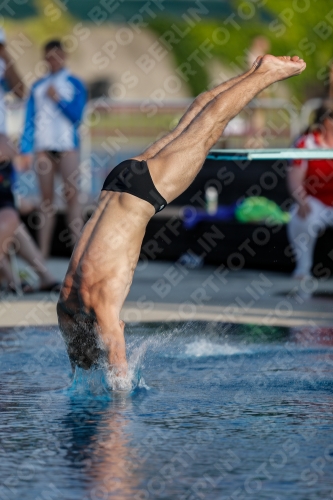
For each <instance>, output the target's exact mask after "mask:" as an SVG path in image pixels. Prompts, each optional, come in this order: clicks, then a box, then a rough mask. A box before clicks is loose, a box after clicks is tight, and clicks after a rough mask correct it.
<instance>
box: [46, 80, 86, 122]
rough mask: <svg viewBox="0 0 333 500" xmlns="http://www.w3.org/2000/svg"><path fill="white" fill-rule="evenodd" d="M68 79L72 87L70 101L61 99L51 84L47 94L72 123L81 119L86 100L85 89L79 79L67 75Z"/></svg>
mask: <svg viewBox="0 0 333 500" xmlns="http://www.w3.org/2000/svg"><path fill="white" fill-rule="evenodd" d="M68 80H69V81H70V82H71V84H72V85H73V87H74V97H73V99H72V100H71V101H66V100H65V99H61V98H60V97H59V95H58V94H57V91H56V90H55V89H54V87H53V86H50V87H49V88H48V91H47V95H48V96H49V97H50V98H51V99H53V101H55V102H56V104H57V106H58V108H59V109H60V110H61V111H62V113H63V114H64V115H65V116H66V118H68V119H69V120H70V121H71V122H72V123H78V122H80V121H81V119H82V115H83V111H84V107H85V105H86V102H87V91H86V89H85V87H84V85H83V83H82V82H80V80H78V79H77V78H73V77H69V78H68Z"/></svg>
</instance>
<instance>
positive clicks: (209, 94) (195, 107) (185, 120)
mask: <svg viewBox="0 0 333 500" xmlns="http://www.w3.org/2000/svg"><path fill="white" fill-rule="evenodd" d="M259 59H261V58H257V60H256V61H255V63H254V64H253V66H252V68H251V69H250V70H248V71H246V72H245V73H243V74H242V75H238V76H236V77H235V78H231V79H230V80H227V81H226V82H223V83H221V84H220V85H217V86H216V87H214V88H213V89H211V90H207V91H206V92H203V93H202V94H199V95H198V96H197V97H196V98H195V99H194V101H193V102H192V104H191V105H190V106H189V108H188V109H187V110H186V112H185V113H184V115H183V116H182V118H181V119H180V120H179V123H178V125H177V127H176V128H175V129H174V130H172V131H171V132H169V133H168V134H166V135H165V136H164V137H162V138H161V139H158V140H157V141H156V142H154V144H152V145H151V146H149V147H148V148H147V149H146V150H145V151H144V152H143V153H142V154H141V155H139V156H136V157H135V158H136V159H138V160H149V158H153V157H154V156H155V155H156V154H157V153H158V152H159V151H161V149H163V148H164V147H165V146H167V145H168V144H169V143H170V142H171V141H173V140H174V139H176V138H177V137H178V136H179V135H180V134H181V133H182V132H183V130H185V129H186V127H188V126H189V125H190V123H191V122H192V121H193V120H194V119H195V117H196V116H197V115H198V114H199V113H200V112H201V111H202V110H203V108H204V107H205V106H207V104H208V103H209V102H210V101H211V100H212V99H214V97H216V96H217V95H218V94H220V93H221V92H225V91H226V90H228V89H229V88H231V87H233V86H234V85H236V84H237V83H239V82H241V81H242V80H244V78H247V77H248V76H249V75H251V73H253V71H255V69H256V67H257V64H258V63H259Z"/></svg>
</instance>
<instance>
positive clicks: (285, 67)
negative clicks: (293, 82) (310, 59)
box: [253, 54, 306, 83]
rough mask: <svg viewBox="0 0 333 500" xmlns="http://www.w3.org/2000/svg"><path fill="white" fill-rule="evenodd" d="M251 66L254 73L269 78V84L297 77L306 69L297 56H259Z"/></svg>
mask: <svg viewBox="0 0 333 500" xmlns="http://www.w3.org/2000/svg"><path fill="white" fill-rule="evenodd" d="M253 66H255V67H256V71H257V72H259V73H262V74H263V75H266V76H268V77H269V78H270V80H271V83H274V82H277V81H279V80H285V79H286V78H290V77H292V76H296V75H299V74H300V73H302V71H304V70H305V68H306V63H305V62H304V61H303V59H300V58H299V57H298V56H293V57H290V56H277V57H276V56H272V55H270V54H267V55H265V56H259V57H257V59H256V60H255V62H254V64H253Z"/></svg>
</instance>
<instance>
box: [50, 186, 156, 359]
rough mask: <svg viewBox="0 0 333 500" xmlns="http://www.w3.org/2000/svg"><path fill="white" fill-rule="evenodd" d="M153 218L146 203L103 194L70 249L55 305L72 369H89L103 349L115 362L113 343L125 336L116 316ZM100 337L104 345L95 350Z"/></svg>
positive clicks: (114, 194)
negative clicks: (87, 347) (88, 347)
mask: <svg viewBox="0 0 333 500" xmlns="http://www.w3.org/2000/svg"><path fill="white" fill-rule="evenodd" d="M154 213H155V211H154V209H153V207H151V206H150V205H149V204H148V203H147V202H146V201H143V200H140V199H138V198H136V197H133V196H131V195H129V194H127V193H114V192H107V191H102V194H101V196H100V200H99V204H98V207H97V209H96V211H95V213H94V214H93V216H92V217H91V219H90V220H89V221H88V222H87V224H86V225H85V227H84V230H83V233H82V235H81V238H80V240H79V242H78V244H77V245H76V247H75V249H74V252H73V255H72V258H71V261H70V264H69V268H68V271H67V274H66V277H65V280H64V283H63V287H62V290H61V294H60V298H59V302H58V317H59V325H60V328H61V331H62V333H63V335H64V337H65V341H66V343H67V347H68V350H69V354H70V358H71V361H72V362H73V365H75V364H77V365H78V366H81V367H83V368H90V367H91V366H92V365H93V364H94V363H96V362H97V361H98V359H97V358H98V357H99V355H100V354H101V352H102V350H103V348H105V349H106V351H107V352H108V351H110V356H109V362H111V361H113V360H112V353H111V344H112V341H113V340H114V339H116V340H117V341H118V342H119V339H117V337H120V340H121V337H122V335H123V332H122V329H123V325H122V322H120V318H119V314H120V311H121V308H122V306H123V303H124V301H125V298H126V296H127V294H128V292H129V288H130V285H131V282H132V278H133V273H134V270H135V267H136V264H137V261H138V258H139V254H140V249H141V244H142V239H143V237H144V234H145V229H146V226H147V223H148V221H149V219H150V218H151V216H152V215H153V214H154ZM105 318H107V319H106V321H105ZM106 322H107V324H106ZM118 330H120V331H118ZM82 334H85V335H86V336H87V335H89V337H90V338H89V339H87V344H89V343H91V344H92V345H93V348H92V350H90V352H89V353H87V354H86V353H85V352H84V349H81V343H82V341H83V339H82ZM98 336H100V337H101V340H102V342H103V344H104V345H103V344H102V345H97V344H98V342H97V344H96V341H98ZM118 361H119V360H118ZM122 363H123V364H125V363H126V359H123V360H122Z"/></svg>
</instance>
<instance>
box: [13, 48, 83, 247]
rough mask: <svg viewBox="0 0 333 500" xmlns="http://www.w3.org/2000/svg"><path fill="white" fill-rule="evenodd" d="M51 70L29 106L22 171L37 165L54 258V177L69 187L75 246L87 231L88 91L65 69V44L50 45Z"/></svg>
mask: <svg viewBox="0 0 333 500" xmlns="http://www.w3.org/2000/svg"><path fill="white" fill-rule="evenodd" d="M44 57H45V60H46V62H47V64H48V66H49V72H48V73H47V74H46V75H45V76H44V77H43V78H41V79H39V80H38V81H36V82H35V83H34V85H33V86H32V88H31V92H30V96H29V99H28V102H27V108H26V118H25V125H24V131H23V134H22V138H21V145H20V151H21V155H22V156H21V160H20V166H21V169H23V170H24V169H28V168H30V166H31V165H32V161H33V155H35V169H36V173H37V176H38V179H39V184H40V190H41V194H42V203H41V212H43V214H42V217H41V220H43V222H44V224H43V227H42V229H41V230H40V231H39V244H40V248H41V251H42V254H43V255H44V257H46V256H48V255H49V252H50V245H51V237H52V233H53V227H54V214H55V209H54V207H53V197H54V175H55V172H56V171H59V172H60V174H61V176H62V179H63V184H64V186H63V187H64V197H65V200H66V204H67V211H68V226H69V228H70V230H71V233H72V243H75V241H76V237H77V235H78V234H79V232H80V230H81V228H82V216H81V210H80V205H79V200H78V186H77V183H78V178H79V133H78V128H79V125H80V122H81V119H82V115H83V111H84V107H85V104H86V100H87V93H86V89H85V87H84V85H83V83H82V82H81V81H80V80H79V79H78V78H76V77H75V76H73V75H71V74H70V72H69V71H68V69H67V68H66V66H65V63H66V53H65V51H64V49H63V47H62V44H61V42H60V41H59V40H52V41H50V42H48V43H47V44H46V45H45V47H44Z"/></svg>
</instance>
